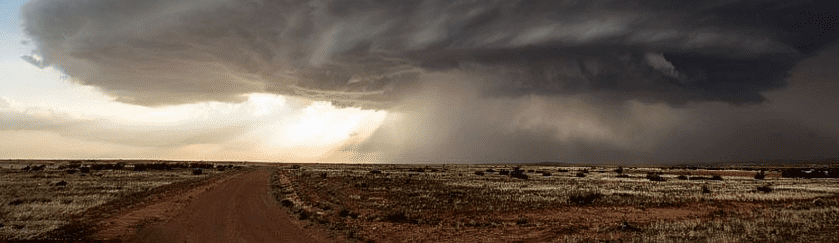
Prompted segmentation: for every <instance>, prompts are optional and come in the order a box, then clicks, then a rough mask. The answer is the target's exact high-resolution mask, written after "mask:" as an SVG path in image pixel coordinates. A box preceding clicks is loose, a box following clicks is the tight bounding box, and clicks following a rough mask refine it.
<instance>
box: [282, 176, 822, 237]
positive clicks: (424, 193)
mask: <svg viewBox="0 0 839 243" xmlns="http://www.w3.org/2000/svg"><path fill="white" fill-rule="evenodd" d="M514 167H516V166H513V165H429V166H410V165H324V164H320V165H294V166H291V165H289V166H283V167H279V168H278V169H277V171H276V173H275V174H274V176H273V177H272V179H271V182H270V183H271V185H272V188H273V189H272V190H273V194H274V197H275V198H276V199H277V201H278V202H279V204H280V205H283V206H284V207H286V208H288V210H289V211H290V212H292V214H291V215H293V217H295V218H297V219H299V220H300V221H298V222H299V223H300V224H302V225H303V226H307V227H308V226H313V227H321V228H324V229H327V230H329V231H330V232H332V234H334V235H335V236H341V237H342V238H347V239H348V240H351V241H359V242H580V241H582V242H586V241H615V240H619V241H629V242H633V241H637V242H650V241H655V242H672V241H676V242H682V241H714V242H718V241H722V242H753V241H781V242H790V241H792V242H827V241H835V239H839V201H837V199H839V180H836V179H792V178H783V177H781V176H780V175H781V173H780V172H777V171H775V172H772V171H769V172H766V173H765V178H764V179H762V180H758V179H755V178H754V175H755V174H757V173H758V172H757V171H744V170H702V169H698V170H685V169H660V168H625V169H624V170H623V172H622V173H621V174H622V175H621V176H620V177H619V174H618V173H617V172H615V171H614V169H616V168H606V167H601V168H590V167H576V168H575V167H558V166H520V170H518V171H521V173H515V171H516V170H514V169H515V168H514ZM488 170H490V172H488ZM502 170H503V171H506V173H505V172H503V171H502ZM584 170H586V171H587V172H584ZM491 171H495V172H491ZM502 174H507V175H502ZM511 174H516V175H517V176H515V177H514V176H511ZM522 175H524V176H522ZM679 176H684V177H682V178H681V179H680V178H679ZM712 176H719V178H717V179H721V180H713V179H712ZM525 177H526V178H525ZM659 178H661V179H659Z"/></svg>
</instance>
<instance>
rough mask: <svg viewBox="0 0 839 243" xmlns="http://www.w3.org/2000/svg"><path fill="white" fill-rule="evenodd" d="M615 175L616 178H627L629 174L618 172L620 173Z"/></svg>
mask: <svg viewBox="0 0 839 243" xmlns="http://www.w3.org/2000/svg"><path fill="white" fill-rule="evenodd" d="M615 177H617V178H629V175H625V174H620V175H617V176H615Z"/></svg>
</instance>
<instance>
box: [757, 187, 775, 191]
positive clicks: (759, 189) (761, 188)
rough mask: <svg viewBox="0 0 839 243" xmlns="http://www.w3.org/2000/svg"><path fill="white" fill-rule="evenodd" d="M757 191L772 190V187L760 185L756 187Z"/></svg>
mask: <svg viewBox="0 0 839 243" xmlns="http://www.w3.org/2000/svg"><path fill="white" fill-rule="evenodd" d="M757 191H759V192H772V187H769V186H760V187H757Z"/></svg>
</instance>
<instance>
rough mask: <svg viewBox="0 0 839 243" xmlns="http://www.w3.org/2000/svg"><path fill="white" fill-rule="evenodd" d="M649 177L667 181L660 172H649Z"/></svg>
mask: <svg viewBox="0 0 839 243" xmlns="http://www.w3.org/2000/svg"><path fill="white" fill-rule="evenodd" d="M647 179H648V180H650V181H665V180H664V178H663V177H661V174H658V173H652V172H650V173H647Z"/></svg>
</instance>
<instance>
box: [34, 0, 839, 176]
mask: <svg viewBox="0 0 839 243" xmlns="http://www.w3.org/2000/svg"><path fill="white" fill-rule="evenodd" d="M829 9H832V8H831V4H829V1H803V0H793V1H790V0H785V1H781V0H715V1H665V0H661V1H625V0H621V1H617V0H591V1H574V0H567V1H492V0H487V1H433V0H428V1H408V2H403V1H375V0H356V1H327V0H324V1H294V0H289V1H267V0H264V1H262V0H252V1H227V0H208V1H206V0H200V1H199V0H176V1H173V0H166V1H163V0H147V1H128V0H124V1H123V0H119V1H114V0H82V1H78V0H76V1H57V0H33V1H31V2H29V3H27V4H26V5H25V6H24V7H23V9H22V17H23V21H24V27H25V31H26V33H27V35H28V36H29V37H30V38H31V39H32V43H33V45H35V49H36V52H35V54H33V55H31V56H25V57H24V59H25V60H26V61H27V62H30V63H32V64H34V65H36V66H39V67H46V66H52V67H55V68H57V69H59V70H61V71H62V72H64V73H65V74H67V75H68V76H70V77H71V78H72V80H74V81H75V82H78V83H81V84H85V85H91V86H96V87H99V88H101V90H102V91H103V92H105V93H107V94H109V95H111V96H114V97H116V101H119V102H125V103H131V104H138V105H144V106H165V105H176V104H185V103H198V102H206V101H221V102H242V101H244V99H245V98H244V97H245V96H243V94H249V93H274V94H279V95H284V96H295V97H303V98H307V99H310V100H317V101H329V102H331V103H332V104H333V105H335V106H338V107H360V108H364V109H386V110H389V111H393V113H391V114H390V115H389V117H388V118H387V121H386V122H385V123H384V124H383V125H382V126H381V127H379V128H378V129H377V130H376V131H375V132H374V133H373V135H371V136H370V137H369V138H368V139H366V140H364V141H354V142H350V143H347V144H345V145H344V148H343V150H344V151H355V152H358V154H359V156H362V157H363V156H367V155H369V154H373V155H375V156H385V157H387V156H392V157H394V158H399V159H404V158H411V157H422V158H431V159H458V158H461V157H468V158H470V159H474V160H487V159H500V160H531V161H532V160H550V159H557V158H562V159H567V160H598V161H634V160H646V161H649V160H658V161H664V160H671V159H679V158H683V157H684V156H685V155H691V156H693V158H695V159H698V160H714V159H717V160H719V159H749V158H762V157H767V156H787V157H790V156H791V157H795V156H805V155H806V156H815V155H818V156H824V155H831V154H832V155H836V153H837V152H836V150H835V147H839V144H838V143H837V142H836V141H837V137H839V134H836V133H835V129H839V128H837V127H836V125H835V124H836V123H835V122H831V121H836V119H837V118H836V117H835V116H831V115H830V114H831V113H830V112H826V110H822V111H814V112H812V113H808V112H803V113H796V112H795V111H796V110H798V111H800V110H802V108H801V107H802V106H803V105H807V107H809V108H812V107H814V105H813V104H812V103H815V104H822V103H823V102H832V100H831V99H830V98H825V97H826V96H825V97H817V98H812V97H811V98H812V99H810V100H809V101H807V100H808V99H806V98H807V97H809V96H808V95H809V94H808V93H804V92H793V93H777V92H782V91H785V90H788V89H791V87H798V88H801V87H805V86H807V85H806V84H803V83H804V81H802V82H800V83H797V84H796V83H791V81H790V80H793V79H794V78H793V76H794V75H793V74H794V73H796V72H797V73H799V75H804V74H806V73H807V71H800V70H799V71H795V70H797V68H798V69H800V68H801V65H802V64H801V63H802V62H803V61H805V60H812V59H813V58H816V57H817V55H818V54H819V53H822V54H824V53H825V52H824V50H825V48H828V47H831V46H834V47H835V46H836V44H837V41H836V40H837V39H839V31H837V30H836V23H837V21H839V18H838V17H839V15H837V13H836V12H830V11H828V10H829ZM820 51H821V52H820ZM830 53H835V51H834V52H830ZM831 60H832V59H831ZM825 68H830V67H825ZM821 70H826V69H821ZM826 77H827V78H825V77H822V78H819V79H821V80H832V79H834V78H835V77H837V75H836V74H830V75H827V76H826ZM831 85H833V84H830V82H822V83H819V84H817V85H816V86H817V87H833V88H835V87H834V86H831ZM834 90H835V89H834ZM772 95H775V96H772ZM773 97H774V99H775V100H774V101H773V100H772V99H771V98H773ZM802 100H804V101H802ZM779 101H780V102H779ZM783 101H788V102H787V103H783ZM802 102H804V103H806V102H812V103H811V104H801V105H802V106H795V105H788V104H798V103H802ZM804 110H806V109H804ZM778 111H783V112H787V113H778ZM791 114H795V115H796V117H794V118H791V117H790V116H793V115H791ZM802 114H805V115H806V114H809V115H808V116H819V117H806V118H802V117H801V116H798V115H802ZM813 114H818V115H813ZM821 115H824V116H827V117H828V118H824V117H823V116H821ZM825 119H826V120H827V122H823V120H825ZM831 119H832V120H831ZM825 124H827V125H825ZM831 124H834V125H831ZM769 131H774V132H769ZM831 131H834V132H831ZM809 134H816V135H809ZM732 135H736V136H737V137H736V138H732V137H731V136H732ZM756 141H763V142H760V143H758V142H756ZM744 144H751V145H744ZM794 145H799V146H813V147H812V148H813V150H812V151H804V152H800V151H799V152H790V154H785V153H781V152H777V151H780V150H777V148H781V147H788V146H794ZM738 146H739V147H743V146H747V147H749V149H732V148H739V147H738ZM834 146H835V147H834ZM710 150H713V151H718V153H709V152H707V151H710ZM784 151H787V150H784ZM364 158H366V157H364ZM362 160H365V159H362Z"/></svg>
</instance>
